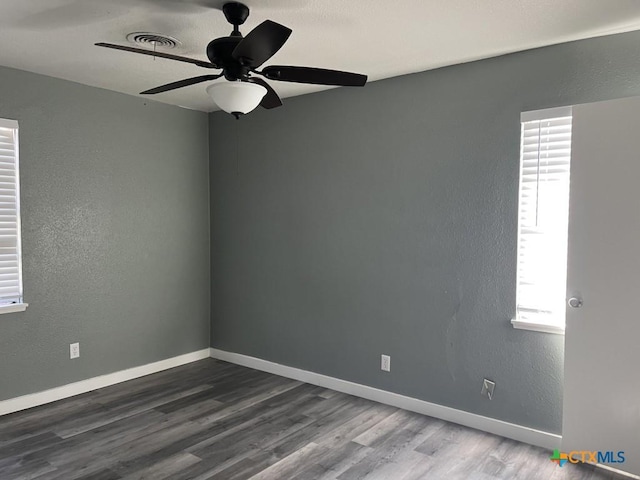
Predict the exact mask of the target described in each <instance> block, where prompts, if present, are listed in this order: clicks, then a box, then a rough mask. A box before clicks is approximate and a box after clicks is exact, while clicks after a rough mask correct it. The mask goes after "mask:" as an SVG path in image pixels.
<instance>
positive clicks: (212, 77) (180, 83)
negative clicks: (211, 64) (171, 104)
mask: <svg viewBox="0 0 640 480" xmlns="http://www.w3.org/2000/svg"><path fill="white" fill-rule="evenodd" d="M221 76H222V74H220V75H200V76H199V77H193V78H186V79H184V80H178V81H177V82H171V83H167V84H166V85H160V86H159V87H156V88H152V89H150V90H145V91H144V92H140V95H155V94H156V93H162V92H168V91H169V90H175V89H176V88H182V87H188V86H189V85H195V84H196V83H202V82H206V81H208V80H215V79H216V78H220V77H221Z"/></svg>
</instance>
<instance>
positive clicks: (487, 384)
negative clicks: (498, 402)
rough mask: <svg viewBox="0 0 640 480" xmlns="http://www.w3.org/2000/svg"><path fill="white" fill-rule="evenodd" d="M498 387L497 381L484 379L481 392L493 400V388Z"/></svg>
mask: <svg viewBox="0 0 640 480" xmlns="http://www.w3.org/2000/svg"><path fill="white" fill-rule="evenodd" d="M495 388H496V382H492V381H491V380H488V379H486V378H485V379H484V380H483V381H482V390H481V391H480V394H481V395H482V396H483V397H487V398H488V399H489V400H493V390H494V389H495Z"/></svg>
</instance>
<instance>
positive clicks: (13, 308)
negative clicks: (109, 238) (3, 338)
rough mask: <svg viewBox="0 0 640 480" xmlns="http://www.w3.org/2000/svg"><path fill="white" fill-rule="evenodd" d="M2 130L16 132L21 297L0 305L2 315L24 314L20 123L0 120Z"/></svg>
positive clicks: (17, 249)
mask: <svg viewBox="0 0 640 480" xmlns="http://www.w3.org/2000/svg"><path fill="white" fill-rule="evenodd" d="M0 128H6V129H12V130H14V156H15V175H16V190H15V192H16V199H15V200H16V234H17V239H16V254H17V257H18V261H17V264H18V291H19V297H18V299H17V300H16V301H13V302H11V303H0V314H3V313H15V312H23V311H25V310H26V309H27V307H28V306H29V304H28V303H25V301H24V283H23V280H24V279H23V275H22V216H21V210H20V134H19V130H20V128H19V123H18V121H17V120H11V119H7V118H0Z"/></svg>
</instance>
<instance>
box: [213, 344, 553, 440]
mask: <svg viewBox="0 0 640 480" xmlns="http://www.w3.org/2000/svg"><path fill="white" fill-rule="evenodd" d="M211 357H212V358H217V359H218V360H224V361H225V362H230V363H235V364H237V365H242V366H245V367H250V368H254V369H256V370H261V371H263V372H269V373H273V374H275V375H280V376H282V377H287V378H292V379H294V380H299V381H301V382H305V383H310V384H312V385H318V386H320V387H325V388H330V389H331V390H337V391H338V392H343V393H348V394H349V395H355V396H357V397H362V398H366V399H368V400H373V401H375V402H379V403H384V404H386V405H391V406H393V407H398V408H402V409H405V410H410V411H412V412H416V413H421V414H423V415H428V416H430V417H434V418H439V419H441V420H445V421H447V422H453V423H457V424H459V425H464V426H465V427H471V428H475V429H477V430H482V431H484V432H489V433H493V434H495V435H500V436H502V437H507V438H511V439H513V440H518V441H519V442H523V443H528V444H530V445H536V446H539V447H543V448H547V449H549V450H553V449H556V448H560V440H561V439H562V437H561V436H560V435H556V434H553V433H547V432H542V431H540V430H535V429H533V428H529V427H523V426H521V425H516V424H513V423H508V422H503V421H502V420H496V419H494V418H489V417H483V416H482V415H476V414H475V413H469V412H465V411H462V410H456V409H455V408H450V407H445V406H442V405H437V404H435V403H429V402H425V401H424V400H418V399H417V398H412V397H406V396H404V395H399V394H397V393H392V392H387V391H385V390H380V389H378V388H373V387H368V386H366V385H361V384H359V383H353V382H349V381H346V380H340V379H339V378H334V377H329V376H327V375H321V374H319V373H314V372H309V371H306V370H300V369H299V368H293V367H288V366H286V365H280V364H278V363H274V362H269V361H267V360H262V359H260V358H255V357H250V356H248V355H242V354H240V353H231V352H225V351H224V350H218V349H216V348H212V349H211Z"/></svg>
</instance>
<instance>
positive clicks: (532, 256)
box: [517, 109, 572, 328]
mask: <svg viewBox="0 0 640 480" xmlns="http://www.w3.org/2000/svg"><path fill="white" fill-rule="evenodd" d="M556 115H557V116H556ZM536 117H537V118H536ZM522 120H523V121H522V144H521V163H520V198H519V212H518V213H519V220H518V225H519V232H518V233H519V234H518V274H517V279H518V285H517V319H518V320H520V321H524V322H531V323H540V324H547V325H555V326H557V327H560V328H564V323H565V291H566V277H567V234H568V223H569V169H570V163H571V120H572V117H571V111H570V109H559V111H558V110H556V111H540V112H530V113H527V114H523V118H522Z"/></svg>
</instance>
